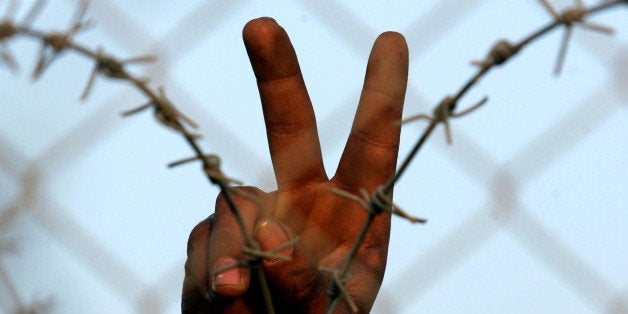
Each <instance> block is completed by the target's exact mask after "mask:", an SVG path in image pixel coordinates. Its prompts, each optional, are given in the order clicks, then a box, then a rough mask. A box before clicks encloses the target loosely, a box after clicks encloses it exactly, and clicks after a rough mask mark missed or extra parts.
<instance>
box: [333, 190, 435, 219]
mask: <svg viewBox="0 0 628 314" xmlns="http://www.w3.org/2000/svg"><path fill="white" fill-rule="evenodd" d="M331 192H332V193H334V194H336V195H338V196H340V197H343V198H346V199H348V200H350V201H353V202H355V203H357V204H358V205H360V207H362V208H363V209H364V210H366V211H367V212H368V213H369V214H374V215H379V214H380V213H381V212H383V211H387V212H390V213H392V214H394V215H397V216H399V217H401V218H403V219H406V220H408V221H410V222H411V223H426V222H427V219H425V218H418V217H414V216H412V215H410V214H408V213H407V212H406V211H404V210H402V209H401V208H400V207H399V206H398V205H397V204H395V203H393V201H392V199H391V198H390V197H389V196H388V195H386V194H385V193H384V190H383V186H380V187H379V188H377V189H375V191H374V192H373V196H371V197H369V195H368V192H366V190H365V189H360V196H358V195H355V194H353V193H350V192H347V191H344V190H340V189H331Z"/></svg>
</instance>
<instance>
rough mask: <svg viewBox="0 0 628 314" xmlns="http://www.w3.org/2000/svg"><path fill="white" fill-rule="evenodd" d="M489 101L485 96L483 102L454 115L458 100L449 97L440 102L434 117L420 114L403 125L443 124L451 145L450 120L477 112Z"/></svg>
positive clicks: (406, 120)
mask: <svg viewBox="0 0 628 314" xmlns="http://www.w3.org/2000/svg"><path fill="white" fill-rule="evenodd" d="M487 101H488V97H486V96H485V97H484V98H482V100H480V101H479V102H477V103H476V104H475V105H473V106H471V107H469V108H468V109H465V110H463V111H460V112H457V113H453V110H454V108H455V107H456V98H454V97H452V96H447V97H445V99H443V100H442V101H441V102H440V104H439V105H438V106H436V108H434V111H433V112H432V116H428V115H426V114H418V115H414V116H411V117H409V118H407V119H404V120H403V121H401V123H402V124H405V123H408V122H411V121H415V120H419V119H425V120H429V121H430V122H434V123H443V124H444V125H445V137H446V138H447V144H450V145H451V143H452V139H451V128H450V126H449V118H459V117H462V116H465V115H467V114H469V113H471V112H473V111H475V110H477V109H478V108H480V107H481V106H482V105H484V104H485V103H486V102H487Z"/></svg>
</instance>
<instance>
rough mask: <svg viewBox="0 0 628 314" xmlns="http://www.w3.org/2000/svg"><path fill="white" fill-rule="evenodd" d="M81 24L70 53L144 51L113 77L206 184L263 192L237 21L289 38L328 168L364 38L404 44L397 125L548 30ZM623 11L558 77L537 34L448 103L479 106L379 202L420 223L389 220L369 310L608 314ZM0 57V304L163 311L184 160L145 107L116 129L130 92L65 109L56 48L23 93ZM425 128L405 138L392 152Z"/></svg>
mask: <svg viewBox="0 0 628 314" xmlns="http://www.w3.org/2000/svg"><path fill="white" fill-rule="evenodd" d="M8 2H9V1H0V12H4V10H5V9H6V7H7V4H8ZM550 2H551V3H552V4H554V5H555V6H556V7H557V8H558V9H564V8H565V7H566V5H569V4H571V3H572V2H570V1H559V0H555V1H550ZM147 3H149V4H147ZM596 3H598V2H597V1H585V4H586V5H587V6H588V5H593V4H596ZM30 4H31V1H20V10H19V11H18V16H17V19H18V20H19V19H21V17H23V16H24V14H25V12H26V10H27V8H28V7H29V6H30ZM75 6H76V1H69V0H51V1H49V3H48V5H47V6H46V7H45V9H44V11H43V12H42V14H41V16H40V17H39V18H38V19H37V20H36V22H35V25H34V27H36V28H38V29H44V30H53V29H59V28H61V29H65V28H66V27H67V25H68V21H69V20H70V18H71V16H72V14H73V11H74V8H75ZM87 16H88V18H89V19H91V20H93V21H94V22H96V26H95V27H94V28H93V29H90V30H89V31H86V32H84V33H81V34H79V35H77V36H76V38H75V39H76V41H77V42H79V43H82V44H84V45H86V46H88V47H92V48H96V47H99V46H101V47H103V48H104V49H105V51H107V52H109V53H112V54H114V55H116V56H119V57H121V58H126V57H134V56H138V55H145V54H155V55H156V56H158V57H159V61H158V62H157V63H155V64H154V65H151V66H147V67H143V66H137V67H133V68H131V69H132V70H133V71H134V73H138V74H142V75H147V76H150V77H152V78H153V83H152V86H153V87H156V86H158V85H160V84H163V85H164V86H165V89H166V92H167V93H168V95H169V97H170V98H171V100H172V101H173V102H174V103H175V104H176V105H177V106H178V107H179V108H180V110H181V111H183V112H184V113H185V114H187V115H188V116H190V117H193V118H194V120H195V121H196V122H198V123H199V124H200V125H201V128H200V130H199V131H200V133H201V134H203V136H204V139H203V140H202V145H203V146H204V147H205V149H206V150H207V151H208V152H212V153H216V154H218V155H219V156H221V157H222V159H223V165H224V171H225V173H227V174H229V175H230V176H232V177H234V178H237V179H239V180H241V181H243V182H245V183H246V184H247V185H256V186H259V187H260V188H262V189H265V190H272V189H273V188H274V187H275V183H274V179H273V177H272V167H271V164H270V158H269V155H268V149H267V146H266V138H265V133H264V124H263V120H262V113H261V108H260V104H259V99H258V96H257V90H256V86H255V80H254V77H253V74H252V71H251V70H250V65H249V62H248V59H247V57H246V53H245V50H244V46H243V44H242V40H241V30H242V26H243V25H244V24H245V23H246V22H247V21H248V20H250V19H252V18H255V17H259V16H272V17H274V18H275V19H276V20H277V21H278V22H279V23H280V24H281V25H282V26H283V27H284V28H285V29H286V30H287V32H288V34H289V35H290V36H291V38H292V41H293V44H294V46H295V48H296V50H297V54H298V55H299V60H300V63H301V66H302V69H303V74H304V77H305V80H306V83H307V85H308V89H309V92H310V96H311V98H312V101H313V103H314V107H315V111H316V115H317V119H318V122H319V132H320V137H321V143H322V149H323V153H324V158H325V164H326V167H327V171H328V173H330V174H333V172H334V170H335V166H336V164H337V162H338V159H339V158H340V153H341V151H342V147H343V145H344V141H345V138H346V136H347V134H348V131H349V127H350V123H351V120H352V117H353V113H354V110H355V106H356V104H357V100H358V96H359V91H360V88H361V84H362V79H363V75H364V69H365V65H366V60H367V58H368V53H369V50H370V46H371V44H372V42H373V40H374V39H375V38H376V37H377V35H378V34H379V33H381V32H383V31H387V30H395V31H399V32H401V33H403V34H404V35H405V36H406V37H407V40H408V45H409V49H410V58H411V61H410V66H411V67H410V81H409V89H408V95H407V98H406V109H405V116H410V115H412V114H418V113H427V112H430V111H431V108H432V107H433V106H434V105H436V104H437V103H438V102H439V101H440V100H441V99H442V98H444V96H446V95H448V94H450V93H454V92H455V91H456V90H457V89H458V88H459V87H460V86H461V85H462V84H463V83H464V82H465V81H466V80H467V78H469V77H470V76H471V75H472V74H473V73H474V71H475V70H476V69H475V68H474V67H472V66H471V65H470V64H469V61H471V60H477V59H481V58H483V57H484V56H485V54H486V52H487V51H488V49H489V48H490V47H491V45H492V44H493V43H494V42H495V41H496V40H497V39H500V38H507V39H510V40H512V41H518V40H519V39H521V38H523V37H524V36H526V35H527V34H529V33H530V32H532V31H533V30H536V29H537V28H538V27H540V26H542V25H545V24H546V23H548V22H549V21H550V16H549V15H548V14H547V12H546V11H545V10H544V9H543V8H542V6H541V5H540V4H539V3H538V2H537V1H533V0H512V1H501V0H492V1H489V0H483V1H482V0H441V1H436V0H430V1H374V0H372V1H371V0H369V1H339V0H338V1H333V0H323V1H314V0H300V1H287V0H285V1H283V0H282V1H280V0H276V1H253V0H234V1H226V0H222V1H221V0H215V1H202V0H190V1H178V2H175V1H162V0H155V1H150V2H146V1H137V0H132V1H129V0H127V1H123V0H94V1H92V4H91V6H90V9H89V12H88V15H87ZM627 16H628V10H626V6H625V5H624V6H622V8H615V9H613V10H609V11H607V12H604V13H601V14H597V15H595V16H593V17H591V19H590V20H591V21H593V22H596V23H599V24H603V25H607V26H611V27H613V28H614V29H615V30H616V33H615V35H614V36H612V37H610V36H606V35H601V34H598V33H593V32H590V31H587V30H583V29H582V28H579V27H576V29H575V30H574V34H573V35H574V36H573V38H572V39H573V41H571V42H570V47H569V51H568V53H567V59H566V62H565V64H564V69H563V73H562V75H561V76H560V77H555V76H554V75H552V70H553V66H554V64H555V59H556V55H557V53H558V48H559V40H560V38H561V34H562V31H560V30H559V31H554V32H552V33H550V34H549V35H548V36H546V37H544V38H542V39H541V40H540V41H537V42H535V43H534V44H533V45H532V46H530V47H528V48H527V49H525V50H524V51H522V53H521V54H520V55H519V56H517V57H516V58H515V59H513V60H512V62H510V63H509V64H507V65H506V66H505V67H503V68H497V69H495V70H494V71H493V72H491V73H490V74H489V75H488V76H487V77H486V78H485V79H484V80H482V81H481V84H479V85H478V86H477V87H476V88H474V89H473V90H472V91H471V92H470V93H469V94H468V96H467V97H465V98H464V99H463V100H462V101H461V103H460V104H459V106H460V108H466V107H467V106H468V105H470V104H472V103H475V102H476V101H478V100H479V99H480V98H481V97H483V96H484V95H488V96H489V97H490V101H489V103H488V104H487V105H486V106H485V107H483V108H481V109H480V110H478V111H477V112H474V113H473V114H471V115H469V116H467V117H464V118H460V119H457V120H453V121H452V131H453V140H454V143H453V145H452V146H447V145H446V143H445V137H444V132H443V130H442V127H439V128H438V129H437V131H436V132H435V134H434V135H433V136H432V137H431V138H430V140H429V141H428V143H427V145H426V146H425V148H424V149H423V151H421V152H420V153H419V155H418V157H417V158H416V159H415V160H414V162H413V163H412V165H411V168H410V170H409V171H408V173H407V175H406V176H405V177H404V178H403V179H402V180H401V182H400V184H399V185H398V186H397V187H396V190H395V201H396V203H397V204H399V205H400V206H401V207H402V208H404V209H405V210H407V211H409V212H410V213H412V214H413V215H416V216H420V217H426V218H428V219H429V223H428V224H426V225H424V226H421V225H411V224H409V223H408V222H406V221H403V220H400V219H394V220H393V232H392V239H391V250H390V255H389V267H388V268H387V272H386V277H385V280H384V283H383V286H382V290H381V293H380V296H379V298H378V300H377V302H376V304H375V307H374V309H373V312H374V313H558V312H561V313H626V312H628V267H627V265H628V246H627V245H626V239H627V238H628V228H626V223H627V222H628V193H626V190H628V170H627V169H628V168H627V167H626V161H625V159H626V156H628V132H627V130H628V127H627V125H628V111H627V109H628V19H627V18H626V17H627ZM7 46H8V47H9V49H10V51H11V52H12V53H13V55H14V56H15V58H16V60H17V61H18V63H19V64H20V72H19V74H17V75H12V74H11V73H10V71H9V70H8V69H7V68H6V67H2V68H0V82H1V83H2V84H1V86H2V87H1V88H0V100H1V101H2V102H1V103H0V109H1V110H0V220H1V219H4V220H3V221H2V222H0V243H6V242H8V241H11V242H13V243H15V247H16V249H15V250H14V251H13V252H0V266H2V269H4V270H5V272H6V273H7V274H8V276H9V277H10V278H11V285H8V284H7V282H6V281H5V280H2V281H0V312H1V313H12V311H13V309H15V307H16V306H17V304H16V303H15V300H13V299H11V298H10V297H9V295H10V290H11V289H15V290H16V291H17V293H18V295H19V298H20V300H21V301H20V302H24V303H31V302H32V301H37V300H40V301H41V300H44V301H46V300H52V306H51V307H50V312H51V313H177V312H180V310H179V304H180V286H181V282H182V278H183V264H184V261H185V248H186V240H187V236H188V234H189V232H190V230H191V229H192V228H193V227H194V225H196V223H198V222H199V221H200V220H202V219H204V218H205V217H207V216H208V215H209V214H210V213H211V212H212V211H213V203H214V200H215V198H216V195H217V189H216V188H214V187H213V186H209V185H208V184H207V182H206V179H205V178H204V177H203V175H202V173H201V171H199V169H198V166H195V165H190V166H185V167H181V168H179V169H176V170H168V169H166V167H165V165H166V164H167V163H168V162H170V161H173V160H177V159H180V158H182V157H187V156H189V155H190V149H189V148H188V147H187V146H186V145H185V143H184V142H183V140H182V139H181V138H180V137H179V136H177V135H176V134H175V133H173V132H171V131H170V130H167V129H164V128H163V127H161V126H160V125H158V124H156V123H155V120H154V119H153V117H152V116H151V115H150V114H149V113H148V112H146V113H143V114H140V115H138V116H134V117H131V118H126V119H123V118H121V117H120V116H119V112H121V111H123V110H126V109H129V108H133V107H135V106H137V105H140V104H142V103H143V102H144V101H145V99H144V98H143V96H141V94H140V93H139V92H137V91H136V90H134V89H133V88H131V87H130V86H128V85H125V84H121V83H120V82H114V81H109V80H106V79H104V78H102V77H98V78H97V80H96V83H95V86H94V89H93V91H92V95H91V97H90V98H89V100H88V101H86V102H84V103H81V102H80V101H79V99H78V98H79V96H80V94H81V92H82V88H83V87H84V85H85V83H86V80H87V78H88V76H89V72H90V71H91V69H92V67H93V62H90V61H88V60H86V59H84V58H82V57H80V56H77V55H76V54H74V53H65V54H63V55H62V56H61V57H60V58H59V59H58V60H56V61H55V62H54V63H53V64H52V66H51V67H50V68H49V69H48V70H47V71H46V73H45V74H44V75H43V77H42V78H41V80H39V81H37V82H34V83H33V82H32V81H31V80H30V77H29V72H30V71H31V69H32V66H33V64H34V61H35V60H36V55H37V52H38V49H39V45H38V43H35V42H33V41H32V40H30V39H25V38H17V39H15V40H14V39H11V40H9V41H8V45H7ZM424 125H425V123H422V122H419V123H416V124H411V125H407V126H406V127H404V129H403V133H402V146H401V151H400V155H401V156H404V155H405V154H406V153H407V152H408V151H409V149H410V147H411V145H412V144H413V143H414V141H415V139H416V138H417V137H418V136H419V135H420V134H421V131H422V129H423V127H424ZM0 279H2V278H0ZM11 287H12V288H11Z"/></svg>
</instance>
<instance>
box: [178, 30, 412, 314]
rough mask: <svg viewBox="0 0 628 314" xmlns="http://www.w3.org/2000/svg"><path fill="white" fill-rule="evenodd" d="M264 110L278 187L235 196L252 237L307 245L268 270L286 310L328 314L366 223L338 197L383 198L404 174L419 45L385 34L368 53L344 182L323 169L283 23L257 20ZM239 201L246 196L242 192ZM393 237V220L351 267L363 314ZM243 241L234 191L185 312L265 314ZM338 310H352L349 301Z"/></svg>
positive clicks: (193, 243) (214, 226) (216, 221)
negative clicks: (410, 82)
mask: <svg viewBox="0 0 628 314" xmlns="http://www.w3.org/2000/svg"><path fill="white" fill-rule="evenodd" d="M243 38H244V44H245V46H246V50H247V53H248V55H249V59H250V61H251V65H252V67H253V72H254V73H255V77H256V79H257V85H258V89H259V94H260V98H261V102H262V107H263V113H264V120H265V123H266V132H267V137H268V145H269V148H270V155H271V159H272V163H273V168H274V172H275V177H276V180H277V186H278V189H277V190H276V191H273V192H270V193H266V192H263V191H261V190H259V189H257V188H254V187H240V188H237V189H239V191H243V192H246V193H247V194H251V195H255V196H256V198H257V202H252V201H251V200H249V199H248V198H247V197H243V196H238V195H234V199H235V201H236V203H237V205H238V206H239V208H240V210H241V213H242V217H243V220H244V222H245V225H246V228H247V229H248V232H249V233H250V234H251V235H253V236H254V237H255V239H256V240H257V242H258V243H259V244H260V246H261V248H262V249H263V250H266V251H268V250H271V249H274V248H276V247H278V246H279V245H281V244H283V243H286V242H287V241H289V240H290V239H295V238H296V237H298V239H299V241H298V242H297V243H296V244H295V245H293V246H292V247H289V248H286V249H284V250H282V251H280V252H278V254H280V255H282V256H284V257H287V258H289V260H288V261H284V260H278V259H270V258H269V259H266V260H265V261H264V263H263V264H262V267H263V269H264V272H265V273H266V277H267V280H268V282H269V286H270V288H271V291H272V295H273V298H274V303H275V309H276V311H277V312H279V313H323V312H324V311H325V308H326V305H327V302H328V295H327V287H328V284H329V273H327V272H325V271H321V270H320V267H329V268H340V267H341V265H342V263H343V262H344V260H345V259H346V257H347V255H348V253H349V250H350V249H351V247H352V245H353V244H354V243H355V240H356V238H357V235H358V233H359V231H360V229H361V227H362V225H363V224H364V221H365V220H366V217H367V213H366V211H365V210H364V209H363V208H361V207H360V206H358V205H357V204H356V203H354V202H352V201H349V200H347V199H344V198H341V197H339V196H337V195H334V194H332V193H331V192H330V190H331V189H332V188H336V189H342V190H345V191H349V192H351V193H355V194H357V193H358V191H359V190H360V189H362V188H363V189H366V190H367V191H368V192H369V193H372V192H373V191H374V190H375V189H376V188H377V187H378V186H379V185H381V184H383V183H385V182H386V180H388V179H389V178H390V177H391V176H392V175H393V174H394V171H395V167H396V162H397V153H398V148H399V134H400V127H399V126H398V125H397V124H395V122H398V121H400V120H401V115H402V110H403V101H404V97H405V92H406V85H407V76H408V49H407V45H406V42H405V39H404V38H403V36H401V35H400V34H398V33H393V32H387V33H383V34H381V35H380V36H379V37H378V38H377V40H376V41H375V43H374V44H373V49H372V51H371V55H370V57H369V61H368V65H367V70H366V75H365V79H364V86H363V90H362V95H361V97H360V102H359V104H358V109H357V112H356V115H355V119H354V121H353V125H352V129H351V133H350V135H349V138H348V140H347V144H346V146H345V149H344V152H343V154H342V157H341V160H340V163H339V165H338V168H337V170H336V173H335V175H334V176H333V177H332V178H331V179H329V178H328V177H327V175H326V172H325V169H324V167H323V160H322V155H321V149H320V144H319V139H318V132H317V127H316V120H315V117H314V111H313V109H312V104H311V102H310V99H309V96H308V94H307V90H306V87H305V83H304V81H303V77H302V75H301V70H300V68H299V64H298V61H297V57H296V53H295V51H294V48H293V47H292V44H291V43H290V39H289V38H288V35H287V34H286V32H285V31H284V30H283V28H281V27H280V26H279V25H278V24H277V23H276V22H275V21H274V20H272V19H270V18H260V19H256V20H253V21H250V22H249V23H248V24H247V25H246V26H245V27H244V30H243ZM236 194H237V193H236ZM389 237H390V214H389V213H387V212H384V213H382V214H380V215H379V216H377V218H376V219H375V221H374V223H373V225H372V227H371V229H370V230H369V232H368V235H367V236H366V238H365V240H364V242H363V243H362V245H361V246H360V249H359V250H358V254H357V256H356V259H355V261H354V263H353V264H352V267H351V268H350V274H351V280H350V281H349V282H348V283H347V285H346V289H347V291H348V292H349V294H350V295H351V297H352V299H353V300H354V301H355V303H356V304H357V306H358V308H359V311H360V312H362V313H368V312H369V311H370V309H371V307H372V306H373V303H374V302H375V298H376V296H377V293H378V291H379V287H380V286H381V283H382V280H383V276H384V270H385V268H386V258H387V254H388V241H389ZM243 242H244V238H243V236H242V234H241V233H240V229H239V228H238V225H237V222H236V220H235V218H234V217H233V215H232V214H231V212H230V210H229V208H228V206H227V203H226V201H225V198H224V195H219V196H218V199H217V201H216V209H215V213H214V214H213V215H212V216H210V217H209V218H208V219H207V220H205V221H203V222H201V223H200V224H199V225H197V226H196V227H195V228H194V230H193V231H192V233H191V234H190V238H189V242H188V260H187V262H186V265H185V280H184V283H183V306H182V309H183V312H184V313H214V312H216V313H218V312H219V313H261V312H264V311H265V308H264V305H263V302H262V300H261V292H260V289H259V286H258V285H257V282H256V280H255V276H254V274H252V271H251V269H249V268H247V267H236V268H232V269H230V270H227V271H224V272H222V273H220V274H218V275H214V274H212V273H213V272H215V270H217V269H221V268H224V267H227V266H230V265H233V264H234V263H235V262H236V261H243V260H244V257H243V253H242V248H243ZM335 311H336V312H339V313H343V312H350V309H349V307H348V305H347V304H346V302H345V301H342V302H340V303H339V304H338V306H337V307H336V309H335Z"/></svg>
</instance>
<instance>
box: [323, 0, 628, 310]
mask: <svg viewBox="0 0 628 314" xmlns="http://www.w3.org/2000/svg"><path fill="white" fill-rule="evenodd" d="M574 1H575V5H574V6H573V7H569V8H567V9H565V10H564V11H563V12H561V13H557V11H556V10H555V9H554V8H553V7H552V6H551V5H550V4H549V3H548V2H547V0H538V2H540V4H541V5H542V6H543V7H544V8H545V9H546V10H548V11H549V12H550V14H551V15H552V17H553V18H554V20H553V21H552V22H550V23H549V24H547V25H546V26H543V27H541V28H540V29H539V30H537V31H535V32H533V33H532V34H530V35H529V36H527V37H525V38H524V39H522V40H521V41H520V42H519V43H517V44H512V43H510V42H509V41H507V40H503V39H502V40H499V41H497V43H495V44H494V45H493V47H492V48H491V49H490V51H489V52H488V54H487V56H486V57H485V59H484V60H482V61H472V62H471V63H472V64H473V65H476V66H479V70H478V71H477V73H476V74H475V75H473V76H472V77H471V78H470V79H469V80H468V81H467V82H466V83H465V84H464V85H463V86H462V87H461V88H460V89H459V90H458V91H457V92H456V93H455V94H453V96H446V97H445V98H444V99H443V100H442V101H441V102H440V103H439V104H438V105H437V106H436V107H435V108H434V110H433V112H432V115H431V116H430V115H426V114H417V115H413V116H411V117H409V118H407V119H404V120H403V121H400V122H399V123H401V124H405V123H408V122H411V121H415V120H421V119H423V120H428V121H429V124H428V126H427V127H426V128H425V130H424V131H423V133H422V135H421V136H420V137H419V139H418V140H417V141H416V143H415V144H414V146H413V147H412V149H411V150H410V152H409V153H408V155H407V156H406V157H405V158H404V159H403V161H402V163H401V165H400V166H399V169H398V170H397V171H396V173H395V174H394V175H393V176H392V177H391V178H390V179H389V180H388V182H386V183H385V184H383V185H381V186H379V187H378V188H377V189H375V191H374V192H373V195H371V196H370V197H369V196H368V194H367V193H366V192H365V191H364V190H362V191H361V194H362V197H359V196H357V195H353V194H352V193H350V192H347V191H340V190H335V191H334V193H335V194H336V195H338V196H340V197H343V198H346V199H349V200H352V201H354V202H357V203H358V204H360V205H361V206H362V207H363V208H365V209H366V211H367V212H368V217H367V220H366V222H365V223H364V225H363V227H362V230H361V231H360V233H359V235H358V237H357V239H356V241H355V243H354V245H353V247H352V248H351V251H350V253H349V255H348V256H347V258H346V259H345V261H344V263H343V265H342V267H341V268H340V269H325V270H326V271H328V272H331V273H332V280H330V282H329V286H328V289H327V293H328V295H329V302H328V306H327V313H332V312H333V310H334V308H335V307H336V305H337V304H338V302H339V301H340V300H341V299H343V298H344V299H345V300H347V303H348V304H349V305H350V307H351V309H352V310H353V311H354V312H357V311H358V309H357V307H356V305H355V303H354V302H353V301H351V296H350V295H349V294H348V293H347V290H346V289H345V288H344V285H345V284H346V283H347V282H348V280H349V274H348V272H349V268H350V267H351V265H352V264H353V262H354V259H355V257H356V255H357V252H358V250H359V248H360V246H361V244H362V242H363V241H364V239H365V236H366V233H367V232H368V230H369V228H370V226H371V224H372V223H373V221H374V220H375V217H377V216H378V215H379V214H381V213H382V212H384V211H391V212H392V213H395V211H394V210H395V208H398V207H397V206H396V205H394V204H393V203H392V199H391V197H392V189H393V187H394V186H395V184H397V182H398V181H399V180H400V178H401V177H402V176H403V174H404V173H405V172H406V170H407V168H408V166H409V165H410V163H411V162H412V161H413V160H414V159H415V157H416V155H417V153H418V152H419V150H420V149H421V148H422V147H423V145H424V144H425V142H426V141H427V139H428V138H429V137H430V135H431V134H432V133H433V131H434V130H435V129H436V126H437V125H438V124H440V123H442V124H443V125H444V127H445V136H446V140H447V143H448V144H451V143H452V138H451V131H450V126H449V119H450V118H457V117H461V116H464V115H467V114H469V113H471V112H473V111H475V110H477V109H478V108H479V107H480V106H482V105H484V104H485V103H486V102H487V101H488V97H486V96H485V97H484V98H483V99H482V100H480V101H479V102H478V103H476V104H475V105H473V106H471V107H469V108H468V109H465V110H463V111H460V112H454V111H455V110H456V107H457V106H458V102H459V100H460V99H461V98H462V97H463V96H464V95H465V94H466V93H467V92H468V91H469V90H470V89H471V88H472V87H474V86H476V84H477V83H478V82H479V81H480V79H481V78H483V77H484V76H486V75H487V74H488V72H489V71H490V70H491V69H493V68H494V67H496V66H501V65H503V64H505V63H506V62H507V61H509V60H511V59H512V57H513V56H515V55H516V54H517V53H518V52H520V51H521V50H522V49H523V48H525V47H527V46H529V45H530V44H531V43H532V42H534V41H536V40H537V39H539V38H541V37H542V36H543V35H545V34H547V33H549V32H550V31H551V30H554V29H555V28H557V27H559V26H564V27H565V35H564V37H563V40H562V43H561V47H560V50H559V55H558V59H557V61H556V67H555V70H554V73H555V74H560V70H561V68H562V64H563V62H564V60H565V56H566V51H567V46H568V41H569V39H570V36H571V32H572V28H573V26H574V25H576V24H577V25H581V26H583V27H585V28H587V29H590V30H594V31H598V32H602V33H606V34H612V33H613V30H612V29H611V28H609V27H606V26H602V25H598V24H593V23H590V22H588V21H585V18H586V17H587V16H589V15H591V14H594V13H597V12H600V11H602V10H605V9H608V8H611V7H613V6H616V5H619V4H622V3H623V4H628V0H611V1H606V2H603V3H601V4H598V5H596V6H592V7H590V8H585V7H584V4H583V3H582V1H581V0H574ZM397 215H398V216H400V217H402V218H405V219H407V220H408V221H410V222H412V223H417V222H419V223H425V222H427V220H425V219H419V218H415V217H412V216H409V215H408V217H405V216H404V215H400V214H397Z"/></svg>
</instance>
